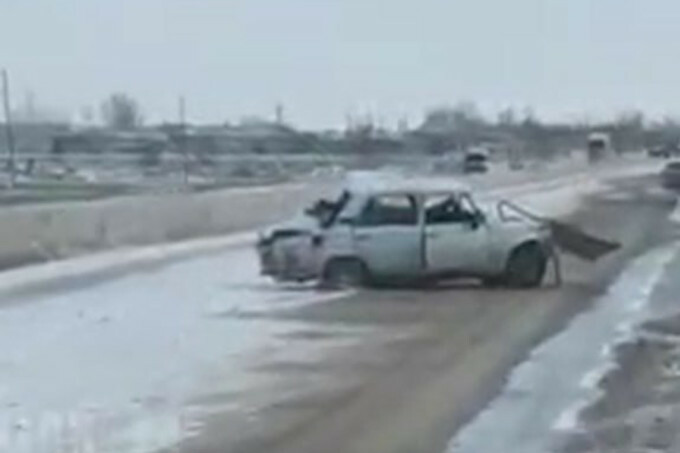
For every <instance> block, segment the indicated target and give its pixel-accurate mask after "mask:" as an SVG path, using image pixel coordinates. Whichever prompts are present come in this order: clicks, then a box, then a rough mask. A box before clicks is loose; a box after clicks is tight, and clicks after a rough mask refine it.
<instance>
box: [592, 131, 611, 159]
mask: <svg viewBox="0 0 680 453" xmlns="http://www.w3.org/2000/svg"><path fill="white" fill-rule="evenodd" d="M612 151H613V150H612V142H611V137H610V136H609V134H606V133H603V132H593V133H591V134H590V135H588V161H590V162H597V161H600V160H602V159H604V158H606V157H609V156H610V155H611V154H612Z"/></svg>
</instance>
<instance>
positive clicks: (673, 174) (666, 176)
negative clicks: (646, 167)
mask: <svg viewBox="0 0 680 453" xmlns="http://www.w3.org/2000/svg"><path fill="white" fill-rule="evenodd" d="M661 184H662V185H663V186H664V187H666V188H668V189H680V162H671V163H669V164H667V165H666V166H665V167H664V169H663V170H662V171H661Z"/></svg>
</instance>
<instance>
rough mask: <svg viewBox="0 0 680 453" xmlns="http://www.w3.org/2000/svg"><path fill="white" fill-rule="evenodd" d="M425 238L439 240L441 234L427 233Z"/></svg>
mask: <svg viewBox="0 0 680 453" xmlns="http://www.w3.org/2000/svg"><path fill="white" fill-rule="evenodd" d="M425 237H426V238H428V239H437V238H438V237H439V233H435V232H433V231H431V232H429V233H426V234H425Z"/></svg>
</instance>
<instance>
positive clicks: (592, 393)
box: [447, 243, 680, 453]
mask: <svg viewBox="0 0 680 453" xmlns="http://www.w3.org/2000/svg"><path fill="white" fill-rule="evenodd" d="M679 251H680V243H676V244H674V245H672V246H664V247H662V248H658V249H655V250H652V251H650V252H648V253H647V254H645V255H643V256H641V257H639V258H638V259H636V260H635V261H634V262H633V263H631V264H630V266H629V267H628V268H627V269H626V270H624V272H623V273H622V274H621V275H620V277H619V278H618V279H617V281H616V282H615V283H614V284H613V285H612V286H611V287H610V288H609V290H608V292H607V293H606V294H605V295H604V296H603V297H602V298H600V300H599V301H597V302H596V303H595V305H594V307H593V308H592V309H591V310H589V311H588V312H585V313H583V314H581V315H580V316H578V317H577V318H575V319H574V320H573V321H572V323H571V324H570V325H569V326H568V327H567V328H566V329H565V330H564V331H562V332H561V333H560V334H558V335H556V336H555V337H553V338H551V339H550V340H548V341H546V342H545V343H543V344H542V345H540V346H539V347H537V348H536V349H535V350H534V351H532V353H531V355H530V357H529V358H528V359H527V360H526V361H525V362H524V363H522V364H521V365H519V366H518V367H517V368H515V370H514V371H513V373H512V374H511V376H510V378H509V380H508V383H507V384H506V387H505V388H504V390H503V391H502V393H501V394H500V395H499V396H498V397H497V398H496V399H495V400H494V401H493V402H492V403H491V404H490V405H489V407H488V408H487V409H486V410H485V411H483V412H482V413H481V414H480V415H479V416H478V417H476V418H475V419H474V420H473V421H472V422H471V423H470V424H468V425H467V426H466V427H464V428H463V429H462V430H461V431H460V432H459V433H458V435H457V436H456V437H455V438H454V439H452V440H451V442H450V444H449V447H448V449H447V451H448V452H450V453H466V452H480V451H483V452H486V453H495V452H498V453H501V452H503V453H505V452H507V451H513V452H521V453H542V452H546V451H553V449H554V448H555V447H556V446H557V445H558V443H559V442H560V441H561V440H563V439H564V438H565V436H566V435H567V434H568V433H571V432H573V431H574V430H578V429H579V414H580V412H581V411H582V410H583V409H584V408H586V407H587V406H589V405H590V404H591V403H593V402H594V401H595V400H596V399H597V398H598V397H600V396H601V390H600V389H599V387H598V384H599V382H600V380H601V379H602V378H603V377H604V376H605V375H606V374H607V373H608V372H609V371H611V370H612V368H614V367H615V366H616V362H615V360H616V357H615V350H616V347H617V346H618V345H619V344H622V343H625V342H629V341H631V340H632V339H633V338H635V336H636V335H637V331H636V328H637V327H638V326H639V325H640V324H641V323H642V322H644V321H645V320H648V319H650V318H653V317H655V316H658V308H655V307H653V306H652V304H651V303H650V301H651V300H652V296H653V294H654V292H655V290H657V289H658V288H660V287H661V286H662V285H661V284H660V283H662V282H663V281H664V279H666V280H667V279H672V278H673V276H672V275H671V274H672V272H673V270H672V269H670V268H669V266H670V265H671V264H672V263H673V262H674V260H678V259H679V258H680V256H679ZM673 302H676V301H675V300H673ZM673 305H675V304H673ZM674 308H675V310H676V311H677V308H676V307H674ZM508 446H512V449H511V450H509V449H508Z"/></svg>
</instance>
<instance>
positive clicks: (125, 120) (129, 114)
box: [101, 93, 142, 130]
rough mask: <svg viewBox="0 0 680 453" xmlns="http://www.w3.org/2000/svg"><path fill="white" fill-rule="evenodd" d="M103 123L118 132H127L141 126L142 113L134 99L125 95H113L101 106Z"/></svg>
mask: <svg viewBox="0 0 680 453" xmlns="http://www.w3.org/2000/svg"><path fill="white" fill-rule="evenodd" d="M101 115H102V119H103V120H104V123H105V124H106V125H107V126H109V127H111V128H113V129H119V130H129V129H134V128H136V127H139V126H141V124H142V113H141V109H140V107H139V104H138V103H137V101H136V100H135V99H133V98H132V97H130V96H128V95H127V94H125V93H114V94H112V95H111V96H109V98H108V99H106V100H105V101H104V102H103V103H102V106H101Z"/></svg>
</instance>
